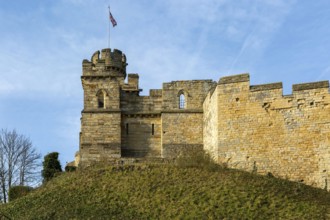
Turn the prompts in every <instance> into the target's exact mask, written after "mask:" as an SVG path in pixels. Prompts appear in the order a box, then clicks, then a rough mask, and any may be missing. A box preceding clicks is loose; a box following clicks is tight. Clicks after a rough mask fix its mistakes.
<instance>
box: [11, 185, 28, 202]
mask: <svg viewBox="0 0 330 220" xmlns="http://www.w3.org/2000/svg"><path fill="white" fill-rule="evenodd" d="M32 190H33V188H32V187H30V186H13V187H11V188H10V189H9V193H8V196H9V201H13V200H15V199H18V198H21V197H23V196H25V195H27V194H28V193H29V192H31V191H32Z"/></svg>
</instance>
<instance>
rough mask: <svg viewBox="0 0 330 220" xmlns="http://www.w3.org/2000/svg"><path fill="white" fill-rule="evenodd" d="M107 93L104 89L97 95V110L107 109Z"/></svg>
mask: <svg viewBox="0 0 330 220" xmlns="http://www.w3.org/2000/svg"><path fill="white" fill-rule="evenodd" d="M107 95H108V94H107V92H106V91H105V90H104V89H100V90H99V91H97V93H96V97H97V108H105V106H106V105H105V104H106V102H105V101H106V97H107Z"/></svg>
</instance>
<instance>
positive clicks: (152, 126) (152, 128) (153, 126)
mask: <svg viewBox="0 0 330 220" xmlns="http://www.w3.org/2000/svg"><path fill="white" fill-rule="evenodd" d="M154 134H155V125H154V124H152V125H151V135H154Z"/></svg>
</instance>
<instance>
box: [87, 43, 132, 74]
mask: <svg viewBox="0 0 330 220" xmlns="http://www.w3.org/2000/svg"><path fill="white" fill-rule="evenodd" d="M100 54H101V57H100ZM82 66H83V76H98V75H103V76H104V75H113V76H124V77H126V66H127V63H126V56H125V54H124V53H122V52H121V51H120V50H117V49H114V50H113V51H111V49H110V48H106V49H103V50H102V51H101V53H100V51H96V52H94V53H93V55H92V57H91V59H90V61H89V60H87V59H85V60H83V63H82Z"/></svg>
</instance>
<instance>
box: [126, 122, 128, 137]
mask: <svg viewBox="0 0 330 220" xmlns="http://www.w3.org/2000/svg"><path fill="white" fill-rule="evenodd" d="M126 134H127V135H128V123H126Z"/></svg>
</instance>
